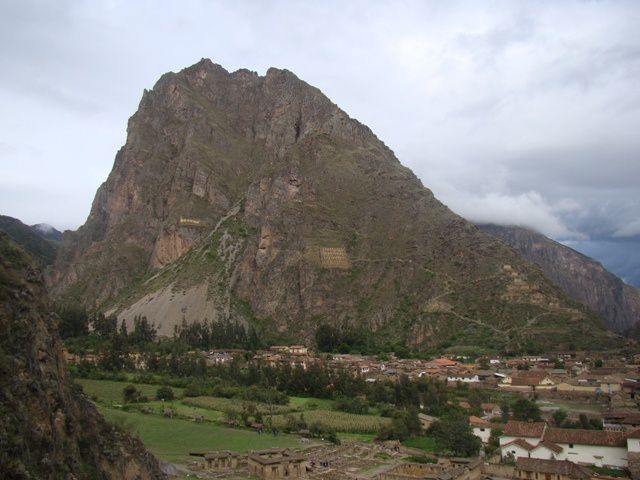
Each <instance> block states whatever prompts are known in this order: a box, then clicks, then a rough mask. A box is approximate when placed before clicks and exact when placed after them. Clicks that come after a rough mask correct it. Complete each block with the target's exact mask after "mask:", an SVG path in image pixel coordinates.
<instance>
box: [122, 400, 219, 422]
mask: <svg viewBox="0 0 640 480" xmlns="http://www.w3.org/2000/svg"><path fill="white" fill-rule="evenodd" d="M143 408H147V409H151V410H152V411H153V413H154V414H156V415H162V414H163V412H164V411H165V409H172V410H173V411H174V412H175V413H174V415H177V416H179V417H187V418H189V419H193V418H195V417H197V416H202V417H203V418H204V419H205V420H207V421H209V422H221V421H223V420H224V413H222V412H218V411H216V410H209V409H208V408H199V407H194V406H192V405H186V404H184V403H183V401H181V400H175V401H173V402H162V401H160V400H154V401H152V402H145V403H137V404H133V405H128V406H127V409H128V410H136V411H140V410H142V409H143Z"/></svg>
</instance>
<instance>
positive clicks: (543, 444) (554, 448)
mask: <svg viewBox="0 0 640 480" xmlns="http://www.w3.org/2000/svg"><path fill="white" fill-rule="evenodd" d="M538 447H545V448H547V449H548V450H551V451H552V452H554V453H560V452H562V450H564V449H563V448H562V447H561V446H560V445H557V444H555V443H553V442H550V441H549V440H543V441H541V442H540V443H538V445H536V448H538Z"/></svg>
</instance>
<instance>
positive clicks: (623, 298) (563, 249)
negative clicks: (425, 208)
mask: <svg viewBox="0 0 640 480" xmlns="http://www.w3.org/2000/svg"><path fill="white" fill-rule="evenodd" d="M480 229H481V230H482V231H484V232H486V233H489V234H491V235H493V236H495V237H497V238H499V239H501V240H504V241H505V242H506V243H508V244H509V245H511V246H512V247H513V248H515V249H516V250H517V251H518V252H520V253H521V254H522V256H523V257H525V258H526V259H528V260H530V261H531V262H533V263H535V264H536V265H538V266H539V267H540V268H542V270H543V271H544V273H545V274H546V275H547V276H548V277H549V278H550V279H551V281H553V283H555V284H556V285H557V286H558V287H560V288H561V289H562V290H563V291H564V292H565V293H566V294H567V295H568V296H569V297H571V298H573V299H574V300H577V301H578V302H581V303H584V304H585V305H587V306H588V307H589V308H590V309H591V310H593V311H594V312H596V313H598V314H599V315H600V316H601V317H602V318H603V319H604V320H605V321H606V323H607V325H609V327H610V328H611V329H612V330H614V331H616V332H619V333H626V332H627V331H629V330H630V329H632V328H633V327H634V326H636V325H637V324H638V323H640V291H638V290H637V289H636V288H634V287H632V286H631V285H627V284H626V283H624V282H623V281H622V280H621V279H620V278H618V277H616V276H615V275H614V274H613V273H611V272H609V271H608V270H607V269H606V268H604V267H603V266H602V265H601V264H600V263H599V262H597V261H595V260H593V259H592V258H589V257H587V256H585V255H583V254H581V253H579V252H576V251H575V250H573V249H572V248H569V247H567V246H566V245H562V244H561V243H558V242H555V241H553V240H551V239H550V238H547V237H545V236H544V235H542V234H540V233H537V232H534V231H532V230H529V229H526V228H522V227H514V226H500V225H480ZM634 330H637V328H635V329H634Z"/></svg>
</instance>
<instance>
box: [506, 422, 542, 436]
mask: <svg viewBox="0 0 640 480" xmlns="http://www.w3.org/2000/svg"><path fill="white" fill-rule="evenodd" d="M546 426H547V424H546V423H544V422H518V421H515V420H509V421H508V422H507V425H506V426H505V427H504V431H503V432H502V434H503V435H505V436H507V437H535V438H541V437H542V434H543V433H544V429H545V427H546Z"/></svg>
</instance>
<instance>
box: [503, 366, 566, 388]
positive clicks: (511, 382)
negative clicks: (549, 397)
mask: <svg viewBox="0 0 640 480" xmlns="http://www.w3.org/2000/svg"><path fill="white" fill-rule="evenodd" d="M498 387H500V388H504V389H505V390H514V391H520V392H535V391H537V390H554V389H555V388H556V383H555V381H554V380H553V379H552V378H551V377H550V376H549V375H548V374H547V373H546V372H545V371H543V370H530V371H523V372H518V373H515V374H513V375H512V376H511V377H506V378H505V379H504V380H503V381H502V382H500V383H499V384H498Z"/></svg>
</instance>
